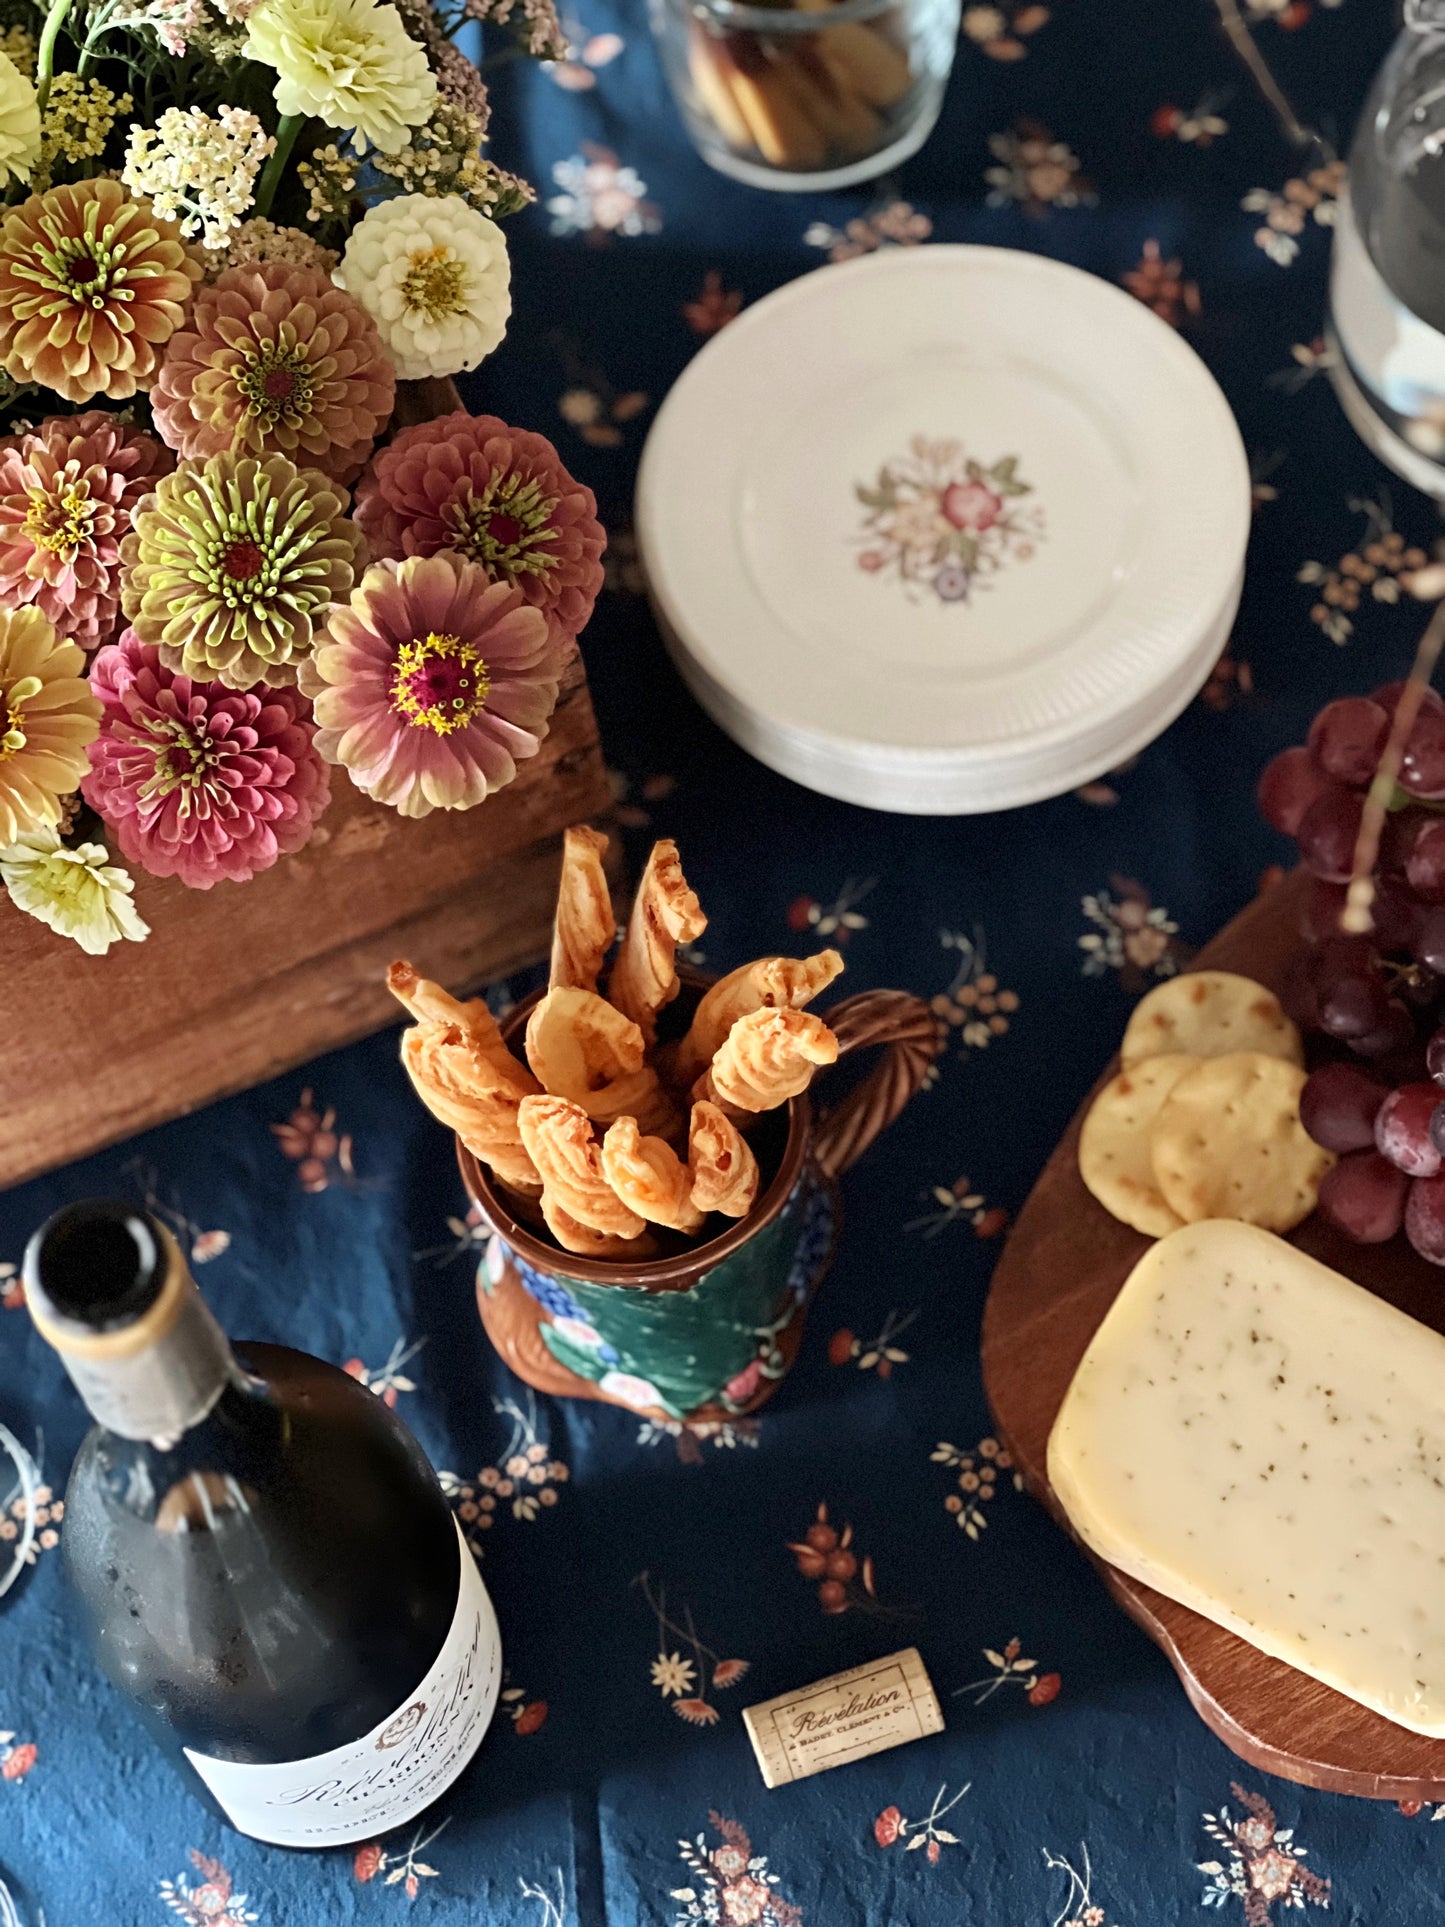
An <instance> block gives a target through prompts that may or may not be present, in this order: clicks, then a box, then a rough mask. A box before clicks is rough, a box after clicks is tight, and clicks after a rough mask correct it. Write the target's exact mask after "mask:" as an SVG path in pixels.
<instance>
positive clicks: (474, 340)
mask: <svg viewBox="0 0 1445 1927" xmlns="http://www.w3.org/2000/svg"><path fill="white" fill-rule="evenodd" d="M332 279H333V280H334V281H335V283H336V285H337V286H338V287H340V288H345V289H346V290H347V292H348V293H349V294H353V295H355V296H356V299H357V300H358V301H359V302H360V303H361V305H362V306H363V307H364V308H365V309H367V311H368V312H369V313H370V314H371V316H372V318H373V319H374V320H375V322H376V325H377V327H378V328H379V329H380V331H381V338H382V340H383V341H384V342H385V343H386V345H387V348H388V350H389V351H390V354H391V358H392V360H393V361H394V362H395V363H396V372H397V374H398V375H399V376H400V377H401V379H402V380H403V381H424V380H426V379H427V378H428V377H429V376H433V375H456V374H460V373H461V372H462V371H463V370H464V369H468V368H475V367H476V365H477V363H478V362H479V361H481V360H482V359H483V357H484V356H486V355H489V354H490V353H491V352H492V350H493V349H494V348H495V347H496V346H497V345H498V343H499V342H500V341H501V339H502V336H503V335H504V334H505V333H506V332H507V321H508V318H509V316H510V315H511V312H512V292H511V265H510V263H509V262H508V259H507V243H506V241H505V239H504V238H503V235H502V230H501V229H500V228H499V227H498V226H497V224H496V222H495V221H491V220H488V218H487V216H486V215H485V214H478V213H477V211H476V209H475V208H472V207H468V205H467V203H466V202H465V201H464V200H462V199H461V197H460V196H459V195H456V194H443V195H441V196H439V197H438V198H436V199H432V198H430V197H429V196H426V195H422V194H402V195H398V197H397V198H396V199H395V200H392V201H383V202H381V204H380V205H379V206H377V207H374V208H372V209H370V211H369V212H368V213H367V214H366V216H365V218H364V219H363V220H362V221H361V222H360V223H359V224H358V225H357V226H356V228H354V229H353V231H352V235H351V239H350V240H349V241H348V242H347V244H346V252H345V253H344V254H343V255H342V257H341V266H340V267H339V268H338V269H337V270H336V272H335V274H334V275H333V276H332Z"/></svg>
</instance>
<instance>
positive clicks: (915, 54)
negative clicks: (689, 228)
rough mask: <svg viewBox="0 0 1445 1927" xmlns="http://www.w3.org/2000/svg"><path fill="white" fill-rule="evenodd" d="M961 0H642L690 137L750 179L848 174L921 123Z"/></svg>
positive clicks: (828, 180)
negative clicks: (754, 0)
mask: <svg viewBox="0 0 1445 1927" xmlns="http://www.w3.org/2000/svg"><path fill="white" fill-rule="evenodd" d="M959 4H960V0H802V4H800V5H797V6H786V5H778V6H766V5H764V6H750V5H743V4H739V0H650V8H651V20H652V30H653V33H654V35H655V37H656V40H657V45H658V49H659V52H660V54H661V58H662V65H663V71H664V72H665V74H666V75H667V80H668V85H669V86H670V87H671V89H672V93H673V96H674V98H675V99H676V101H677V103H678V106H679V108H680V109H681V112H682V117H683V120H684V122H685V123H686V125H687V130H688V132H689V134H690V135H691V136H692V140H693V144H694V145H695V146H696V148H697V150H698V152H699V153H700V154H701V155H702V157H703V159H704V160H705V161H707V162H708V164H709V165H710V166H712V167H715V168H717V169H718V170H719V172H721V173H723V174H731V175H732V176H733V177H734V178H735V179H736V180H740V181H747V182H748V183H749V184H750V185H752V186H754V187H772V188H782V189H793V190H796V191H803V190H807V189H810V188H811V189H817V188H834V187H847V186H849V185H851V184H852V183H853V182H855V181H866V180H870V179H872V177H873V176H874V175H875V174H882V173H886V172H887V170H888V169H889V168H891V167H896V166H897V165H898V163H899V162H900V161H903V160H905V159H907V157H908V156H909V155H910V154H912V153H914V152H915V151H916V150H917V149H918V148H920V147H921V146H922V145H923V143H924V141H925V140H927V138H928V136H929V134H930V133H931V132H932V130H933V124H934V122H935V121H936V120H937V119H938V110H939V108H940V106H941V105H942V102H943V90H944V87H945V86H946V85H947V82H948V75H949V69H950V68H951V67H952V65H953V50H954V47H955V45H956V44H957V40H958V17H959Z"/></svg>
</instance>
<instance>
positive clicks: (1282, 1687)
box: [983, 873, 1445, 1801]
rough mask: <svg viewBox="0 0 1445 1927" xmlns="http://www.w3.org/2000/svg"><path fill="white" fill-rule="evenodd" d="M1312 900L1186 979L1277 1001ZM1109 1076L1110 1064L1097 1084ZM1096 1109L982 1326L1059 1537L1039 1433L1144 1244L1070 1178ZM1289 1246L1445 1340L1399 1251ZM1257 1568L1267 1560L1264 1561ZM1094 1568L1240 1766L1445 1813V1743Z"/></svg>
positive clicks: (1413, 1268)
mask: <svg viewBox="0 0 1445 1927" xmlns="http://www.w3.org/2000/svg"><path fill="white" fill-rule="evenodd" d="M1307 887H1308V879H1307V878H1305V877H1304V876H1302V875H1301V874H1299V873H1296V874H1295V875H1294V876H1291V877H1289V878H1287V879H1286V880H1285V881H1284V882H1282V883H1280V884H1277V885H1276V886H1274V887H1273V888H1272V889H1270V890H1268V891H1267V892H1266V893H1265V894H1264V895H1262V896H1261V897H1259V898H1257V899H1256V901H1255V902H1254V903H1252V904H1251V905H1250V906H1249V908H1248V909H1247V910H1245V911H1243V912H1242V913H1241V914H1240V915H1239V916H1238V917H1236V918H1235V919H1234V921H1233V922H1232V923H1230V924H1228V925H1227V926H1226V927H1225V928H1224V929H1223V930H1222V931H1221V932H1220V933H1219V935H1218V936H1217V937H1216V938H1215V939H1214V941H1213V942H1212V943H1211V944H1209V945H1208V946H1207V947H1206V949H1205V950H1203V951H1202V952H1201V954H1200V955H1199V957H1198V958H1197V959H1196V960H1195V966H1194V967H1195V968H1196V969H1212V970H1234V971H1238V972H1239V973H1240V974H1241V975H1242V976H1246V977H1253V978H1255V979H1256V980H1257V981H1258V982H1260V983H1264V984H1268V985H1269V986H1270V987H1271V988H1272V989H1274V990H1278V989H1279V988H1280V986H1281V983H1282V981H1283V978H1284V972H1285V967H1286V965H1287V963H1288V961H1289V958H1290V956H1291V954H1292V952H1293V950H1294V948H1295V946H1296V944H1297V943H1298V940H1299V939H1298V931H1299V924H1300V912H1301V909H1302V906H1303V902H1304V898H1305V892H1306V890H1307ZM1116 1069H1117V1063H1114V1064H1111V1065H1110V1066H1109V1068H1108V1070H1107V1071H1106V1072H1105V1075H1104V1078H1103V1079H1101V1080H1100V1082H1101V1083H1102V1082H1104V1081H1106V1080H1107V1078H1109V1077H1111V1076H1113V1074H1114V1072H1115V1070H1116ZM1091 1100H1092V1094H1091V1098H1090V1099H1089V1100H1086V1101H1085V1103H1084V1105H1083V1106H1082V1107H1081V1108H1080V1110H1079V1112H1078V1114H1077V1116H1076V1117H1075V1118H1074V1121H1073V1123H1072V1124H1071V1125H1070V1126H1069V1129H1068V1131H1067V1132H1066V1133H1065V1135H1064V1139H1063V1142H1062V1143H1061V1144H1060V1145H1059V1147H1058V1149H1057V1150H1056V1151H1055V1152H1054V1154H1053V1156H1052V1157H1051V1158H1050V1159H1049V1161H1048V1163H1047V1164H1046V1165H1045V1167H1044V1170H1043V1174H1042V1176H1041V1177H1040V1178H1039V1181H1038V1183H1037V1184H1036V1185H1035V1186H1034V1189H1033V1191H1032V1193H1031V1194H1030V1196H1029V1199H1028V1202H1027V1203H1026V1204H1025V1206H1024V1208H1023V1210H1022V1212H1021V1213H1020V1214H1019V1218H1018V1221H1017V1223H1016V1224H1015V1226H1014V1229H1013V1232H1012V1235H1011V1236H1010V1238H1009V1241H1008V1244H1007V1245H1006V1247H1005V1249H1004V1252H1003V1255H1002V1257H1001V1258H1000V1260H999V1264H998V1269H997V1270H996V1271H995V1273H994V1277H993V1284H992V1286H991V1288H990V1291H989V1297H988V1303H987V1305H986V1307H985V1310H984V1319H983V1379H984V1387H985V1390H986V1391H987V1393H988V1398H989V1402H990V1404H991V1405H992V1407H993V1412H994V1416H995V1418H996V1420H997V1425H998V1432H999V1436H1000V1437H1001V1438H1002V1439H1003V1441H1004V1443H1005V1444H1006V1445H1007V1446H1008V1449H1009V1451H1010V1452H1011V1453H1012V1454H1013V1458H1014V1462H1015V1464H1016V1465H1017V1467H1018V1469H1019V1471H1020V1472H1021V1473H1022V1475H1023V1479H1024V1483H1025V1484H1026V1485H1027V1487H1028V1489H1029V1491H1030V1492H1032V1493H1033V1495H1034V1496H1035V1498H1037V1499H1039V1500H1040V1501H1041V1502H1042V1503H1043V1504H1044V1505H1045V1506H1046V1507H1047V1508H1048V1510H1049V1511H1050V1512H1051V1513H1052V1514H1053V1515H1054V1517H1055V1518H1056V1519H1057V1520H1058V1521H1059V1523H1060V1524H1061V1525H1064V1526H1066V1527H1067V1525H1068V1521H1067V1519H1066V1518H1065V1516H1064V1513H1063V1509H1062V1507H1061V1506H1060V1504H1059V1502H1058V1500H1057V1498H1056V1497H1055V1495H1054V1493H1053V1492H1052V1490H1051V1489H1050V1487H1049V1482H1048V1473H1047V1463H1046V1460H1047V1448H1048V1438H1049V1432H1050V1430H1051V1428H1052V1426H1053V1422H1054V1419H1055V1417H1056V1416H1057V1414H1058V1411H1059V1407H1060V1406H1061V1405H1062V1403H1063V1399H1064V1394H1065V1392H1066V1391H1067V1390H1068V1387H1069V1383H1070V1381H1071V1380H1072V1378H1073V1375H1074V1372H1075V1370H1076V1369H1077V1367H1078V1364H1079V1361H1080V1359H1081V1358H1082V1357H1083V1355H1084V1352H1085V1350H1086V1349H1087V1347H1088V1344H1089V1341H1090V1340H1091V1339H1092V1337H1093V1335H1094V1333H1095V1332H1096V1331H1097V1330H1098V1328H1099V1325H1100V1323H1101V1322H1102V1320H1103V1317H1104V1314H1105V1312H1106V1311H1107V1310H1108V1309H1109V1306H1110V1305H1111V1304H1112V1303H1113V1301H1114V1297H1115V1295H1116V1294H1117V1292H1118V1290H1119V1288H1120V1286H1121V1285H1122V1284H1123V1282H1124V1280H1125V1278H1126V1277H1127V1276H1128V1274H1129V1272H1130V1271H1131V1270H1132V1269H1133V1267H1134V1265H1135V1263H1136V1262H1137V1261H1138V1259H1139V1258H1140V1257H1142V1256H1143V1254H1144V1252H1145V1251H1147V1250H1148V1248H1149V1244H1150V1240H1149V1239H1147V1238H1144V1237H1142V1236H1141V1235H1140V1234H1139V1233H1138V1232H1137V1231H1131V1230H1130V1229H1129V1227H1128V1226H1127V1225H1123V1224H1120V1223H1119V1222H1118V1220H1117V1219H1115V1218H1112V1217H1110V1215H1109V1213H1108V1212H1107V1211H1105V1210H1104V1208H1103V1206H1102V1205H1100V1204H1098V1203H1097V1202H1096V1201H1095V1200H1094V1198H1093V1197H1091V1196H1090V1194H1089V1192H1088V1191H1087V1190H1086V1189H1085V1187H1084V1183H1083V1180H1082V1179H1081V1178H1080V1176H1079V1160H1078V1146H1079V1130H1080V1126H1081V1124H1082V1122H1083V1118H1084V1114H1085V1112H1086V1111H1087V1110H1088V1107H1089V1102H1090V1101H1091ZM1290 1243H1291V1244H1294V1245H1297V1246H1298V1247H1299V1248H1300V1250H1302V1251H1306V1252H1308V1253H1309V1254H1310V1256H1311V1257H1314V1258H1318V1259H1319V1260H1320V1261H1321V1262H1322V1263H1324V1264H1327V1265H1331V1266H1333V1267H1334V1269H1335V1270H1337V1271H1340V1272H1343V1273H1344V1274H1345V1275H1346V1276H1347V1277H1350V1278H1353V1279H1354V1280H1355V1282H1356V1283H1357V1284H1360V1285H1363V1286H1365V1287H1366V1289H1368V1290H1370V1291H1373V1292H1375V1293H1376V1294H1377V1295H1378V1296H1380V1297H1381V1298H1386V1299H1388V1300H1389V1302H1390V1303H1391V1304H1393V1305H1397V1306H1399V1308H1400V1309H1401V1310H1402V1311H1405V1312H1408V1313H1409V1314H1410V1316H1411V1317H1412V1318H1418V1319H1419V1320H1420V1321H1421V1323H1422V1324H1426V1325H1429V1326H1431V1327H1432V1328H1433V1329H1435V1330H1436V1331H1445V1270H1441V1269H1439V1268H1437V1267H1436V1266H1434V1265H1428V1264H1426V1263H1425V1261H1424V1260H1423V1259H1422V1258H1418V1257H1417V1256H1416V1255H1415V1253H1414V1252H1413V1251H1412V1250H1411V1249H1410V1247H1409V1246H1408V1245H1407V1244H1406V1243H1405V1240H1404V1238H1403V1237H1397V1238H1395V1239H1393V1240H1392V1241H1391V1243H1389V1244H1388V1245H1356V1244H1351V1243H1350V1242H1349V1241H1348V1240H1347V1239H1346V1238H1344V1237H1342V1236H1341V1235H1340V1234H1339V1233H1338V1232H1336V1231H1334V1230H1332V1229H1331V1228H1330V1226H1329V1225H1327V1224H1326V1223H1325V1222H1324V1221H1323V1219H1321V1218H1320V1217H1319V1216H1318V1215H1315V1216H1312V1217H1310V1218H1307V1219H1306V1220H1305V1222H1304V1223H1303V1224H1302V1225H1301V1226H1300V1227H1299V1228H1298V1230H1296V1231H1294V1232H1292V1233H1291V1235H1290ZM1442 1396H1445V1388H1442ZM1090 1557H1093V1555H1092V1554H1091V1555H1090ZM1260 1557H1261V1558H1268V1557H1269V1548H1268V1547H1267V1546H1262V1547H1261V1548H1260ZM1094 1563H1095V1564H1096V1565H1097V1566H1098V1568H1099V1570H1100V1572H1101V1573H1102V1575H1103V1579H1104V1583H1105V1585H1106V1586H1107V1587H1108V1588H1109V1591H1110V1592H1111V1593H1112V1594H1113V1595H1114V1597H1115V1599H1116V1600H1117V1601H1118V1602H1119V1604H1120V1605H1121V1606H1122V1607H1123V1608H1124V1610H1125V1612H1127V1613H1128V1614H1129V1616H1130V1618H1131V1619H1135V1620H1137V1621H1138V1623H1139V1624H1140V1625H1141V1626H1142V1627H1143V1628H1144V1630H1145V1632H1146V1633H1148V1634H1149V1636H1150V1638H1151V1639H1153V1640H1154V1641H1155V1642H1156V1644H1157V1645H1159V1646H1160V1647H1161V1648H1162V1649H1163V1651H1164V1652H1165V1653H1166V1654H1167V1655H1168V1658H1169V1660H1170V1662H1171V1664H1172V1665H1173V1667H1174V1670H1175V1671H1176V1672H1177V1673H1178V1675H1179V1677H1180V1679H1181V1680H1182V1681H1183V1683H1184V1688H1185V1691H1186V1692H1187V1693H1188V1695H1189V1697H1190V1699H1191V1700H1192V1702H1193V1703H1194V1707H1195V1710H1196V1711H1197V1712H1198V1713H1199V1714H1200V1716H1201V1717H1202V1718H1203V1719H1204V1721H1205V1722H1206V1724H1207V1725H1209V1726H1210V1727H1212V1728H1213V1730H1214V1731H1215V1732H1216V1733H1217V1734H1218V1735H1219V1737H1220V1739H1222V1740H1223V1741H1224V1743H1225V1745H1226V1746H1228V1747H1230V1748H1231V1749H1232V1750H1233V1751H1234V1752H1235V1753H1237V1754H1239V1756H1240V1758H1241V1759H1244V1760H1248V1761H1249V1763H1250V1764H1251V1765H1252V1766H1256V1767H1259V1768H1262V1769H1263V1770H1264V1771H1265V1772H1267V1773H1277V1774H1279V1775H1281V1776H1282V1777H1283V1778H1284V1779H1287V1780H1297V1781H1299V1782H1300V1783H1301V1784H1303V1785H1305V1786H1312V1787H1320V1788H1323V1789H1324V1790H1325V1791H1327V1792H1331V1793H1354V1794H1360V1795H1363V1796H1364V1797H1366V1798H1368V1799H1374V1800H1405V1801H1435V1800H1445V1740H1432V1739H1426V1738H1424V1737H1423V1736H1422V1735H1420V1734H1418V1733H1411V1732H1408V1731H1407V1730H1406V1729H1405V1728H1404V1727H1402V1726H1396V1725H1395V1724H1394V1723H1393V1722H1392V1721H1390V1720H1386V1719H1382V1718H1381V1717H1380V1715H1379V1714H1378V1713H1371V1712H1368V1711H1367V1710H1366V1709H1365V1708H1364V1707H1362V1706H1357V1705H1356V1704H1355V1702H1354V1701H1353V1700H1350V1699H1346V1698H1345V1697H1344V1695H1343V1694H1341V1693H1336V1692H1334V1691H1332V1690H1331V1688H1329V1687H1327V1686H1321V1685H1320V1684H1319V1683H1318V1682H1317V1681H1315V1680H1312V1679H1310V1678H1308V1677H1307V1676H1306V1675H1305V1674H1304V1673H1300V1672H1296V1671H1295V1669H1294V1668H1293V1667H1292V1666H1286V1665H1284V1664H1283V1663H1282V1662H1281V1661H1279V1660H1276V1659H1269V1658H1267V1657H1266V1656H1265V1655H1264V1654H1263V1653H1260V1652H1257V1651H1256V1650H1255V1648H1254V1647H1252V1646H1250V1645H1247V1644H1246V1643H1245V1641H1243V1640H1242V1639H1240V1638H1238V1637H1237V1636H1236V1635H1235V1634H1233V1633H1229V1632H1226V1631H1225V1630H1224V1629H1223V1628H1222V1627H1220V1626H1216V1625H1215V1624H1214V1623H1213V1622H1212V1621H1211V1620H1208V1619H1204V1618H1201V1617H1200V1615H1199V1614H1198V1613H1195V1612H1191V1611H1190V1609H1189V1608H1188V1607H1187V1606H1181V1605H1178V1604H1176V1603H1175V1601H1174V1600H1172V1599H1166V1598H1165V1597H1164V1595H1163V1594H1162V1593H1158V1592H1155V1591H1154V1590H1153V1588H1152V1587H1150V1586H1146V1585H1142V1584H1141V1583H1140V1582H1139V1581H1138V1580H1136V1579H1131V1578H1130V1577H1129V1576H1128V1575H1127V1574H1125V1573H1122V1572H1120V1571H1118V1570H1117V1568H1116V1567H1113V1566H1110V1565H1108V1564H1107V1563H1106V1562H1105V1561H1103V1560H1100V1559H1095V1561H1094Z"/></svg>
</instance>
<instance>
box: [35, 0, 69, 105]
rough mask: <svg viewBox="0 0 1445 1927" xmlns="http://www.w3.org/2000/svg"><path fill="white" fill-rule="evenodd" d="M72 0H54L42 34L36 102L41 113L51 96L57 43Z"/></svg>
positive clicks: (36, 83)
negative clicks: (51, 77) (51, 79)
mask: <svg viewBox="0 0 1445 1927" xmlns="http://www.w3.org/2000/svg"><path fill="white" fill-rule="evenodd" d="M70 7H71V0H52V4H51V8H50V11H49V13H47V14H46V16H45V25H44V27H43V29H42V30H41V34H40V48H39V51H38V53H37V54H36V56H35V103H36V105H37V106H38V107H39V109H40V111H41V113H42V114H43V113H44V112H45V103H46V101H47V100H48V99H49V98H50V76H51V73H52V72H53V70H54V67H55V43H56V41H57V39H58V38H59V37H60V29H61V28H62V27H63V26H64V25H65V23H66V20H67V19H68V18H69V16H70Z"/></svg>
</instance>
